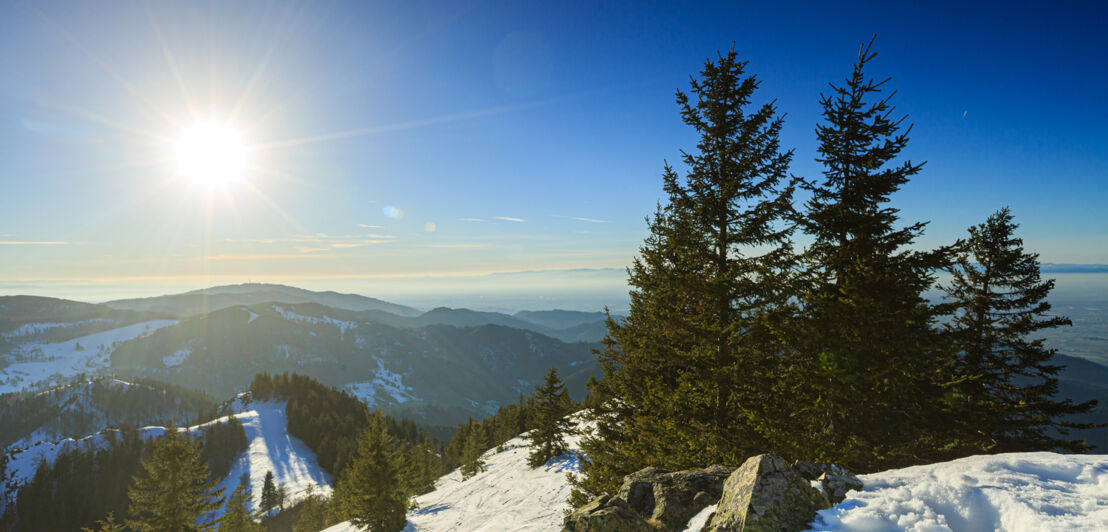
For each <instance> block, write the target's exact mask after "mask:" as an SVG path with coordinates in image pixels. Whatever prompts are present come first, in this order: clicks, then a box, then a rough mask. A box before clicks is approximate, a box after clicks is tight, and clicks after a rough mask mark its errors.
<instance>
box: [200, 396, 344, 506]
mask: <svg viewBox="0 0 1108 532" xmlns="http://www.w3.org/2000/svg"><path fill="white" fill-rule="evenodd" d="M285 404H286V403H284V402H251V403H250V404H249V405H248V406H246V407H245V408H242V407H241V403H239V401H237V400H236V401H235V405H236V406H238V407H239V408H238V410H240V411H239V412H238V413H236V414H235V417H237V418H238V419H239V421H241V422H242V428H243V430H245V431H246V439H247V440H248V441H249V442H250V444H249V447H247V449H246V452H245V453H244V454H242V455H241V456H239V457H238V458H237V459H235V463H234V464H233V465H232V466H231V471H230V472H229V473H228V474H227V477H226V478H224V479H223V483H222V484H221V486H223V487H225V488H226V493H228V494H230V493H231V491H232V490H234V489H235V486H238V484H239V477H241V476H242V474H243V473H247V474H249V475H250V489H251V494H252V495H253V497H254V507H255V508H257V507H258V504H259V502H260V501H261V496H262V485H263V484H264V482H265V474H266V472H267V471H273V477H274V481H276V482H277V484H278V485H280V484H284V485H285V488H287V489H288V499H287V501H286V503H285V506H290V505H291V503H292V502H294V501H297V500H299V499H301V498H302V497H303V494H304V491H305V490H307V489H308V486H309V485H314V486H315V492H316V493H319V494H322V495H324V496H330V495H331V489H332V481H331V475H328V474H327V472H326V471H324V470H323V469H322V468H321V467H319V462H318V461H317V460H316V456H315V453H314V452H312V450H311V449H309V448H308V446H307V445H305V444H304V442H302V441H300V440H299V439H297V438H294V437H292V436H290V435H289V434H288V418H287V417H286V416H285ZM223 419H224V420H225V419H226V418H223ZM216 421H220V420H216Z"/></svg>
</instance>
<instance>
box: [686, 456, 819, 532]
mask: <svg viewBox="0 0 1108 532" xmlns="http://www.w3.org/2000/svg"><path fill="white" fill-rule="evenodd" d="M830 507H831V504H830V502H829V501H828V500H827V498H826V497H825V496H824V495H823V493H821V492H820V491H819V490H817V489H815V488H813V487H812V485H811V483H810V482H809V481H808V479H806V478H804V476H802V475H801V474H800V473H799V472H798V471H797V470H796V469H794V468H793V467H792V466H790V465H789V463H788V462H786V461H785V459H783V458H781V457H779V456H775V455H771V454H761V455H758V456H754V457H752V458H749V459H747V461H746V462H744V463H743V465H742V467H740V468H739V469H737V470H735V472H734V473H732V474H731V476H729V477H728V478H727V481H726V482H725V483H724V485H723V496H722V497H721V498H720V501H719V505H718V507H717V508H716V512H715V514H714V515H712V518H711V519H710V520H709V521H708V526H707V527H706V528H705V530H707V531H708V532H738V531H743V532H762V531H765V532H769V531H772V532H786V531H799V530H805V529H807V528H808V524H809V523H811V522H812V519H814V518H815V516H816V512H818V511H819V510H822V509H825V508H830Z"/></svg>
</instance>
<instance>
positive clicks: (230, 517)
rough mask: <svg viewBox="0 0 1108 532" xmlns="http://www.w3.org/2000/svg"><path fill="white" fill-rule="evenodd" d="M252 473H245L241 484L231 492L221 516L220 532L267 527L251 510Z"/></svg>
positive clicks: (256, 531)
mask: <svg viewBox="0 0 1108 532" xmlns="http://www.w3.org/2000/svg"><path fill="white" fill-rule="evenodd" d="M250 501H251V497H250V475H248V474H246V473H243V475H242V477H241V478H239V485H238V486H236V487H235V490H234V491H232V492H231V496H230V497H229V498H228V499H227V505H226V507H225V508H224V510H223V516H222V517H220V518H219V531H220V532H264V531H265V527H263V526H262V525H260V524H258V523H256V522H255V521H254V519H255V518H256V517H257V516H255V515H254V512H252V511H250V504H251V503H250Z"/></svg>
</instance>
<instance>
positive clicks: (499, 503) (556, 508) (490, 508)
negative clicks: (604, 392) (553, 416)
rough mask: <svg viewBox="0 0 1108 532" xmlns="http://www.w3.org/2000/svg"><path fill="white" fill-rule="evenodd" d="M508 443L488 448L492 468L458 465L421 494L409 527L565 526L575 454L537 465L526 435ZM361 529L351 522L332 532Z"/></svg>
mask: <svg viewBox="0 0 1108 532" xmlns="http://www.w3.org/2000/svg"><path fill="white" fill-rule="evenodd" d="M579 439H580V438H579V437H578V436H573V437H570V438H567V440H566V443H568V444H569V445H570V448H571V449H576V448H577V444H578V442H579ZM504 448H505V449H504V451H503V452H497V451H496V449H492V450H490V451H488V452H486V453H485V455H484V460H485V466H486V468H487V469H486V471H484V472H482V473H478V474H477V475H476V476H474V477H471V478H470V479H469V480H465V481H463V480H462V474H461V473H460V472H459V471H458V470H457V469H455V470H454V471H452V472H450V473H449V474H447V475H445V476H443V477H442V478H440V479H439V481H438V482H436V483H435V491H432V492H431V493H427V494H424V495H421V496H419V497H418V498H417V499H416V502H417V504H418V505H419V506H418V508H416V509H415V510H412V511H411V512H409V513H408V526H407V527H406V528H405V529H404V530H405V532H413V531H418V532H446V531H458V532H469V531H472V532H479V531H484V532H507V531H511V530H560V529H561V527H562V518H563V517H564V514H563V510H565V509H566V508H567V507H568V506H567V505H566V499H567V498H568V497H569V490H570V486H569V483H568V482H567V481H566V473H569V472H576V471H577V468H578V464H577V458H576V455H575V453H573V452H569V453H566V454H564V455H562V456H560V457H557V458H554V459H552V460H551V461H550V462H548V463H547V464H546V465H544V466H542V467H538V468H535V469H531V468H530V467H529V466H528V465H527V455H528V453H529V452H530V450H529V448H528V446H527V442H526V441H525V440H524V439H523V438H515V439H513V440H509V441H508V442H507V443H505V444H504ZM356 530H358V529H357V528H355V527H354V526H353V525H351V524H350V523H349V522H346V523H340V524H338V525H335V526H333V527H331V528H328V529H327V532H354V531H356Z"/></svg>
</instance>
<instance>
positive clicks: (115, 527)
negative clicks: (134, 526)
mask: <svg viewBox="0 0 1108 532" xmlns="http://www.w3.org/2000/svg"><path fill="white" fill-rule="evenodd" d="M0 478H3V477H0ZM126 529H127V528H126V526H124V524H123V523H120V522H118V521H116V520H115V514H113V513H109V514H108V516H107V517H105V518H104V519H101V520H99V521H97V522H96V528H87V527H85V528H82V529H81V532H123V531H124V530H126Z"/></svg>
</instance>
